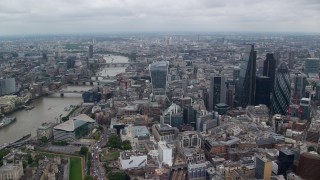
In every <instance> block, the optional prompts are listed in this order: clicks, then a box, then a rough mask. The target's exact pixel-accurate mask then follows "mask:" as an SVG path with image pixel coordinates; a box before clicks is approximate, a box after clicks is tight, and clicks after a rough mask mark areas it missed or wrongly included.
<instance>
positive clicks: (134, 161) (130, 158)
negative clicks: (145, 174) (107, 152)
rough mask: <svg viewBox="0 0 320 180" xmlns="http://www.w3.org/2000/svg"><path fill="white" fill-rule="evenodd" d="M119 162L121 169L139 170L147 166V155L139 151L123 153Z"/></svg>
mask: <svg viewBox="0 0 320 180" xmlns="http://www.w3.org/2000/svg"><path fill="white" fill-rule="evenodd" d="M119 160H120V165H121V167H120V168H121V169H131V168H139V167H144V166H145V165H146V164H147V155H146V154H143V153H140V152H137V151H123V152H121V153H120V157H119Z"/></svg>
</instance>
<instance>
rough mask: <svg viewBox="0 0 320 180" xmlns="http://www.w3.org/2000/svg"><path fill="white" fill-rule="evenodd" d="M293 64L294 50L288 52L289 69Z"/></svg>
mask: <svg viewBox="0 0 320 180" xmlns="http://www.w3.org/2000/svg"><path fill="white" fill-rule="evenodd" d="M293 64H294V52H292V51H291V52H289V64H288V65H289V69H293Z"/></svg>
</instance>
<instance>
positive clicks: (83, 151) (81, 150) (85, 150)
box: [80, 147, 88, 156]
mask: <svg viewBox="0 0 320 180" xmlns="http://www.w3.org/2000/svg"><path fill="white" fill-rule="evenodd" d="M80 154H81V155H84V156H87V154H88V148H87V147H81V149H80Z"/></svg>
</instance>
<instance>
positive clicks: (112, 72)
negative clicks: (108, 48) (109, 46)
mask: <svg viewBox="0 0 320 180" xmlns="http://www.w3.org/2000/svg"><path fill="white" fill-rule="evenodd" d="M103 59H104V60H105V61H106V63H112V62H117V63H127V62H129V59H128V58H127V57H125V56H114V55H104V57H103ZM125 70H126V67H111V68H107V67H105V68H103V69H102V70H101V71H100V72H98V73H97V75H98V76H102V77H108V76H116V75H117V74H119V73H123V72H125Z"/></svg>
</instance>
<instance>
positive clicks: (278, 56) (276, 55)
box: [274, 51, 281, 68]
mask: <svg viewBox="0 0 320 180" xmlns="http://www.w3.org/2000/svg"><path fill="white" fill-rule="evenodd" d="M280 58H281V55H280V52H279V51H275V52H274V59H275V60H276V68H277V67H278V66H279V64H280Z"/></svg>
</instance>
